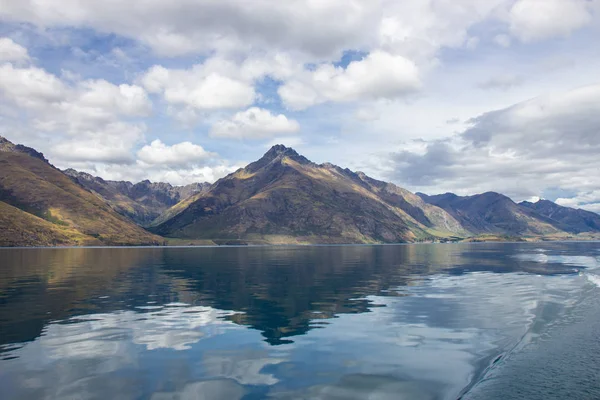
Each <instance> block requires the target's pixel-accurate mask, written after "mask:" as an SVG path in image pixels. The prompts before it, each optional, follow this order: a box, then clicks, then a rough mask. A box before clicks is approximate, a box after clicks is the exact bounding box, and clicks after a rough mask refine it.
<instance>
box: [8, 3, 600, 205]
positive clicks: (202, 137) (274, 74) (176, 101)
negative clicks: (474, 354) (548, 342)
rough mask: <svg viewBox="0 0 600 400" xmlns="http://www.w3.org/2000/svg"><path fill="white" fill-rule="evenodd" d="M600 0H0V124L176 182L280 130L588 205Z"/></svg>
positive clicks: (76, 153)
mask: <svg viewBox="0 0 600 400" xmlns="http://www.w3.org/2000/svg"><path fill="white" fill-rule="evenodd" d="M599 39H600V0H409V1H391V0H364V1H363V0H287V1H281V0H252V1H239V0H170V1H163V0H130V1H124V0H119V1H117V0H103V1H95V0H44V1H42V0H20V1H14V0H0V135H2V136H4V137H6V138H7V139H9V140H11V141H13V142H16V143H22V144H25V145H27V146H30V147H34V148H35V149H37V150H39V151H42V152H43V153H44V154H45V155H46V157H47V158H48V159H49V160H50V162H51V163H52V164H54V165H55V166H57V167H59V168H75V169H77V170H81V171H86V172H89V173H92V174H94V175H97V176H101V177H103V178H105V179H115V180H130V181H132V182H137V181H140V180H143V179H150V180H152V181H164V182H169V183H171V184H174V185H182V184H187V183H191V182H198V181H209V182H213V181H215V180H216V179H218V178H220V177H223V176H225V175H226V174H228V173H230V172H232V171H235V170H236V169H237V168H239V167H241V166H244V165H246V164H247V163H249V162H252V161H254V160H256V159H258V158H260V157H261V156H262V154H264V153H265V152H266V151H267V150H268V149H269V147H270V146H272V145H273V144H279V143H281V144H284V145H286V146H290V147H293V148H294V149H296V150H297V151H298V152H299V153H301V154H303V155H305V156H306V157H307V158H309V159H311V160H312V161H315V162H317V163H323V162H332V163H334V164H337V165H340V166H342V167H348V168H350V169H352V170H355V171H363V172H365V173H366V174H368V175H370V176H372V177H374V178H377V179H382V180H385V181H390V182H393V183H396V184H398V185H399V186H402V187H405V188H407V189H409V190H412V191H421V192H425V193H429V194H436V193H444V192H447V191H452V192H455V193H457V194H460V195H470V194H475V193H482V192H485V191H497V192H501V193H504V194H506V195H508V196H510V197H511V198H512V199H513V200H515V201H521V200H535V199H537V198H545V199H549V200H553V201H556V202H558V203H559V204H562V205H566V206H571V207H581V208H585V209H588V210H592V211H596V212H600V157H599V155H600V74H599V72H598V71H600V46H599V45H598V43H600V40H599Z"/></svg>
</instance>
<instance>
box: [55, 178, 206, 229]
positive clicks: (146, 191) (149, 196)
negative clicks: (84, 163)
mask: <svg viewBox="0 0 600 400" xmlns="http://www.w3.org/2000/svg"><path fill="white" fill-rule="evenodd" d="M63 172H64V173H65V174H67V175H68V176H70V177H71V178H72V179H73V180H74V181H75V182H77V183H78V184H80V185H81V186H83V187H84V188H86V189H88V190H89V191H91V192H92V193H95V194H97V195H98V196H100V197H101V198H102V199H104V200H105V201H106V202H107V203H108V204H109V205H110V206H111V207H112V208H113V209H114V210H115V211H116V212H118V213H119V214H121V215H124V216H126V217H128V218H130V219H132V220H133V221H134V222H136V223H137V224H139V225H142V226H148V225H151V224H152V221H154V220H155V219H156V218H157V217H158V216H159V215H161V214H162V213H164V212H165V211H166V210H167V209H169V208H170V207H172V206H174V205H175V204H177V203H179V202H180V201H182V200H185V199H187V198H189V197H191V196H193V195H195V194H197V193H202V192H204V191H206V190H207V189H208V188H209V187H210V183H207V182H203V183H192V184H190V185H186V186H171V185H170V184H168V183H163V182H150V181H149V180H144V181H142V182H139V183H136V184H133V183H131V182H127V181H109V180H104V179H102V178H99V177H96V176H92V175H90V174H88V173H85V172H79V171H76V170H74V169H67V170H65V171H63Z"/></svg>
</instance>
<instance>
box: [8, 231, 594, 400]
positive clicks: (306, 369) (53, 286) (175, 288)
mask: <svg viewBox="0 0 600 400" xmlns="http://www.w3.org/2000/svg"><path fill="white" fill-rule="evenodd" d="M540 246H541V247H540ZM597 247H598V246H597V245H596V244H577V243H576V244H566V243H553V244H543V245H540V244H536V245H534V244H503V245H493V244H489V245H488V244H466V245H431V246H428V245H415V246H331V247H327V246H323V247H319V246H317V247H270V248H262V247H259V248H249V247H238V248H117V249H109V248H104V249H5V250H0V261H1V262H2V267H1V268H0V357H3V358H4V360H3V361H1V360H0V386H2V387H3V388H4V395H5V396H6V398H64V397H69V396H73V397H77V398H152V399H172V398H173V399H174V398H177V399H182V398H211V399H213V398H223V399H235V398H262V397H265V396H270V397H275V398H285V399H287V398H365V397H366V396H367V394H369V393H371V394H372V393H376V394H377V395H378V396H379V397H378V398H402V397H400V396H401V395H404V396H405V397H406V398H423V399H433V398H452V396H456V395H457V394H458V393H460V391H461V389H462V388H464V387H465V386H467V385H469V382H471V381H472V380H473V379H474V378H476V377H477V376H478V374H481V373H482V372H483V370H484V369H485V367H486V366H487V365H489V364H490V362H491V361H492V360H493V359H494V358H495V357H497V356H498V354H501V353H503V352H505V351H508V350H509V349H511V348H512V347H513V346H515V345H516V344H518V343H521V344H522V343H524V340H525V341H526V340H530V338H534V337H535V335H536V334H537V333H536V332H539V331H540V329H541V327H543V326H545V324H547V323H548V322H549V321H552V320H553V319H555V318H556V316H557V315H559V314H560V313H561V312H564V310H565V309H567V308H569V307H571V306H572V304H573V301H574V300H573V299H575V298H576V297H575V296H573V293H574V292H575V291H577V290H579V288H580V286H581V284H582V283H581V282H582V281H585V280H584V279H582V278H580V277H578V276H577V275H576V274H574V272H577V270H579V269H581V268H584V267H587V268H593V267H594V266H597V265H598V259H597V258H596V257H597V254H598V253H597ZM499 273H502V274H499ZM540 274H541V275H544V276H547V278H544V277H541V276H538V275H540ZM563 274H565V275H563ZM386 396H387V397H386Z"/></svg>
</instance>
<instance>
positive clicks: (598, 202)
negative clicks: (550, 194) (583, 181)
mask: <svg viewBox="0 0 600 400" xmlns="http://www.w3.org/2000/svg"><path fill="white" fill-rule="evenodd" d="M556 204H560V205H561V206H565V207H573V208H582V209H584V210H588V211H593V212H596V213H599V214H600V190H592V191H589V192H581V193H578V194H577V195H576V196H574V197H561V198H558V199H556Z"/></svg>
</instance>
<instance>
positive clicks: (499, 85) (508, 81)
mask: <svg viewBox="0 0 600 400" xmlns="http://www.w3.org/2000/svg"><path fill="white" fill-rule="evenodd" d="M522 84H523V78H522V77H520V76H518V75H514V74H502V75H496V76H492V77H490V78H489V79H487V80H485V81H483V82H479V83H478V84H477V86H478V87H479V88H480V89H486V90H493V89H500V90H508V89H511V88H513V87H515V86H520V85H522Z"/></svg>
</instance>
